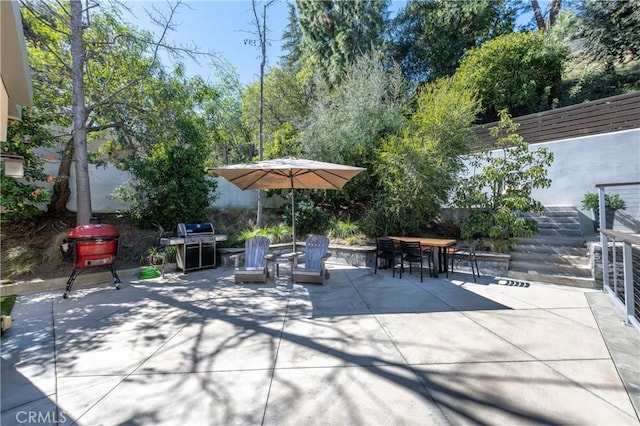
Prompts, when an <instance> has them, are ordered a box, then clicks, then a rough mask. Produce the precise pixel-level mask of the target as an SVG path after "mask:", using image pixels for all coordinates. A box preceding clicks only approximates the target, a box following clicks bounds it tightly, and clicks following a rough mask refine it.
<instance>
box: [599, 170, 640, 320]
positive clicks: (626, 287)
mask: <svg viewBox="0 0 640 426" xmlns="http://www.w3.org/2000/svg"><path fill="white" fill-rule="evenodd" d="M613 187H619V188H618V191H617V192H618V193H620V192H623V193H626V197H623V198H625V201H626V202H627V204H628V208H629V211H631V212H632V214H631V216H629V217H628V218H627V219H628V220H629V219H630V220H631V221H635V223H630V224H629V226H631V228H632V229H631V230H630V231H629V232H621V231H614V230H613V229H606V223H607V211H606V209H605V189H606V188H610V189H611V188H613ZM596 188H598V190H599V191H598V195H599V224H600V229H599V230H600V244H601V247H602V283H603V285H602V289H603V291H605V292H607V293H609V294H611V295H612V296H613V297H614V298H615V299H616V301H617V302H618V303H620V304H621V306H622V307H623V309H624V311H625V314H626V322H627V324H631V325H633V326H635V327H636V328H640V233H636V232H638V228H637V227H638V225H640V222H639V221H640V215H638V214H637V212H638V210H639V207H638V206H640V182H624V183H607V184H598V185H596ZM630 188H631V190H628V189H630ZM627 190H628V191H627ZM619 257H621V258H622V260H621V261H620V260H619Z"/></svg>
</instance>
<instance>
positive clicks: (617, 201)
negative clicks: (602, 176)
mask: <svg viewBox="0 0 640 426" xmlns="http://www.w3.org/2000/svg"><path fill="white" fill-rule="evenodd" d="M582 208H583V209H585V210H593V212H594V213H595V214H596V215H597V214H598V213H599V211H600V198H599V196H598V194H597V193H596V192H587V193H586V194H584V198H583V199H582ZM604 208H605V210H607V211H615V210H624V209H626V208H627V205H626V203H625V202H624V200H623V199H622V198H621V197H620V195H619V194H604Z"/></svg>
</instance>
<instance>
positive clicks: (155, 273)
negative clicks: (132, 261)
mask: <svg viewBox="0 0 640 426" xmlns="http://www.w3.org/2000/svg"><path fill="white" fill-rule="evenodd" d="M160 275H162V274H161V273H160V271H159V270H158V268H156V267H155V266H147V267H144V268H142V269H140V273H138V279H140V280H149V279H152V278H158V277H159V276H160Z"/></svg>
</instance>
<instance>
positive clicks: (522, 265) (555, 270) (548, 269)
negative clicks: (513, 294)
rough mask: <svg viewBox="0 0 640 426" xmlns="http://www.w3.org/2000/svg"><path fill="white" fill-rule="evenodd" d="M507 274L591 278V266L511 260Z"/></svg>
mask: <svg viewBox="0 0 640 426" xmlns="http://www.w3.org/2000/svg"><path fill="white" fill-rule="evenodd" d="M509 272H525V273H539V274H545V275H558V276H565V277H580V278H591V266H590V265H586V266H582V265H564V264H554V263H542V262H529V261H516V260H513V259H512V260H511V262H510V263H509Z"/></svg>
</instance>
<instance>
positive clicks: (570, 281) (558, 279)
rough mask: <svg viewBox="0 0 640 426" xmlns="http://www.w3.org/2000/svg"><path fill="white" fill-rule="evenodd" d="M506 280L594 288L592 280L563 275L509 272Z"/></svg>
mask: <svg viewBox="0 0 640 426" xmlns="http://www.w3.org/2000/svg"><path fill="white" fill-rule="evenodd" d="M507 277H508V278H514V279H517V280H522V281H529V282H541V283H549V284H560V285H569V286H573V287H583V288H595V283H594V280H593V278H581V277H568V276H565V275H553V274H541V273H536V272H530V273H529V272H519V271H511V270H510V271H509V272H508V273H507Z"/></svg>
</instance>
